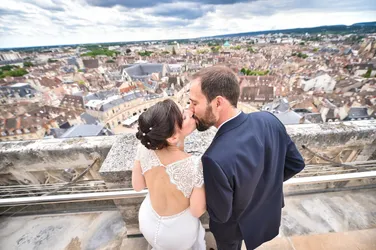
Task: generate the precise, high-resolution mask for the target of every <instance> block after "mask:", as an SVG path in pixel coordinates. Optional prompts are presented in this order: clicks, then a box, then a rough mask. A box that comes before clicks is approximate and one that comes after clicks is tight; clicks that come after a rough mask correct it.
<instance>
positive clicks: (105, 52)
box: [81, 48, 119, 57]
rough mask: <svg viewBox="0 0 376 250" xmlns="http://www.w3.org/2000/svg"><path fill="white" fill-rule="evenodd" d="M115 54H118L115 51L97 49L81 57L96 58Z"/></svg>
mask: <svg viewBox="0 0 376 250" xmlns="http://www.w3.org/2000/svg"><path fill="white" fill-rule="evenodd" d="M117 54H119V52H117V51H115V50H109V49H101V48H98V49H93V50H92V51H90V52H87V53H84V54H82V55H81V56H91V57H96V56H114V55H115V56H116V55H117Z"/></svg>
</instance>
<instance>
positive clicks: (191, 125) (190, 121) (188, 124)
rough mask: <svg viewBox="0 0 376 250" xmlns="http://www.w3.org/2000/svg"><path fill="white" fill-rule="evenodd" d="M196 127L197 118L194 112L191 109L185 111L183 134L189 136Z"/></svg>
mask: <svg viewBox="0 0 376 250" xmlns="http://www.w3.org/2000/svg"><path fill="white" fill-rule="evenodd" d="M195 129H196V120H195V119H194V118H193V112H192V111H190V110H184V111H183V126H182V134H183V135H184V136H187V135H189V134H191V133H192V132H193V131H194V130H195Z"/></svg>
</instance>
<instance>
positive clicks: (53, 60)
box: [47, 58, 57, 63]
mask: <svg viewBox="0 0 376 250" xmlns="http://www.w3.org/2000/svg"><path fill="white" fill-rule="evenodd" d="M47 62H48V63H54V62H57V60H55V59H52V58H48V61H47Z"/></svg>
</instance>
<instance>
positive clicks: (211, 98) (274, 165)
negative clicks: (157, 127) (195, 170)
mask: <svg viewBox="0 0 376 250" xmlns="http://www.w3.org/2000/svg"><path fill="white" fill-rule="evenodd" d="M239 92H240V90H239V84H238V79H237V77H236V75H235V74H234V73H233V72H232V71H231V70H230V69H229V68H227V67H222V66H213V67H209V68H205V69H203V70H201V71H200V72H198V73H196V74H195V75H193V77H192V81H191V89H190V109H191V110H192V112H193V113H194V117H195V119H196V124H197V129H198V130H199V131H204V130H207V129H208V128H209V127H211V126H215V127H216V128H218V131H217V133H216V135H215V137H214V139H213V142H212V143H211V145H210V146H209V148H208V149H207V150H206V152H205V153H204V155H203V156H202V164H203V170H204V180H205V189H206V203H207V210H208V213H209V215H210V230H211V232H212V233H213V235H214V237H215V239H216V242H217V247H218V249H219V250H222V249H225V250H229V249H240V248H241V245H242V240H244V241H245V244H246V246H247V249H255V248H256V247H258V246H260V245H261V244H263V243H264V242H266V241H269V240H271V239H273V238H274V237H276V236H277V235H278V232H279V226H280V221H281V210H282V207H283V206H284V200H283V189H282V186H283V182H284V181H286V180H288V179H290V178H291V177H293V176H294V175H296V174H297V173H299V172H300V171H302V169H303V168H304V166H305V164H304V161H303V158H302V156H301V155H300V153H299V151H298V150H297V148H296V146H295V144H294V142H293V141H292V140H291V139H290V137H289V135H288V134H287V132H286V129H285V127H284V126H283V124H282V123H281V122H280V121H279V120H278V119H277V118H276V117H275V116H274V115H272V114H271V113H269V112H256V113H251V114H245V113H243V112H241V111H239V110H238V109H237V102H238V99H239Z"/></svg>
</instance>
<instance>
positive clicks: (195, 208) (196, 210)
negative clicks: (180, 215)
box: [189, 161, 206, 218]
mask: <svg viewBox="0 0 376 250" xmlns="http://www.w3.org/2000/svg"><path fill="white" fill-rule="evenodd" d="M194 170H195V175H194V181H193V185H194V187H193V191H192V194H191V197H190V200H189V203H190V205H189V207H190V210H191V213H192V215H193V216H195V217H197V218H199V217H200V216H201V215H203V214H204V213H205V211H206V194H205V185H204V177H203V171H202V164H201V161H199V162H198V164H197V166H196V168H195V169H194Z"/></svg>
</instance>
